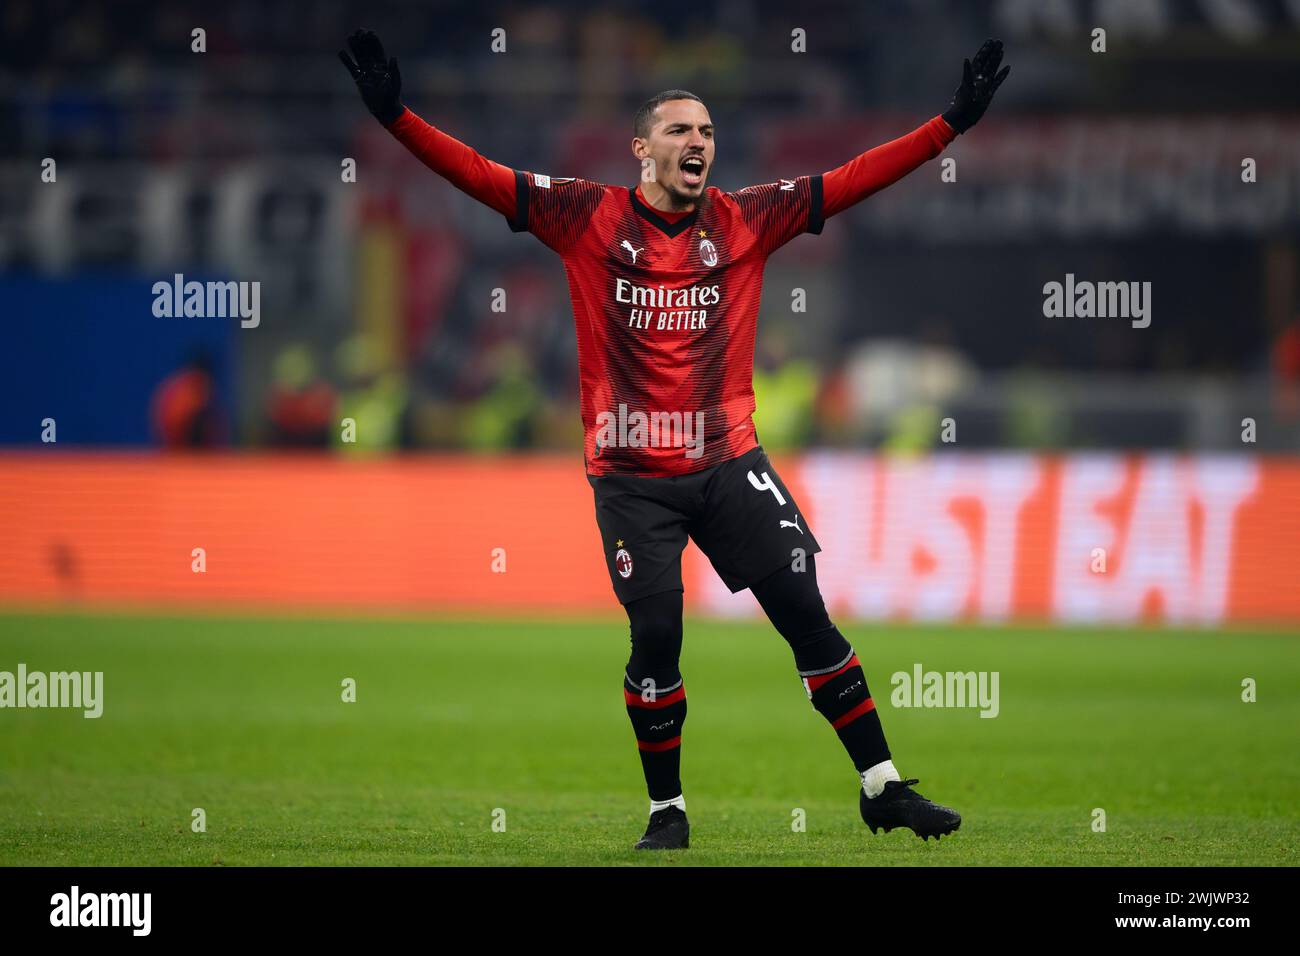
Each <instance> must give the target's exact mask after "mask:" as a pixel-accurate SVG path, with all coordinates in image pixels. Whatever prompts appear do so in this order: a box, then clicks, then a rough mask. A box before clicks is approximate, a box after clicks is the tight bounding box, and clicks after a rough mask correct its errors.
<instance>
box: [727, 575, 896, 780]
mask: <svg viewBox="0 0 1300 956" xmlns="http://www.w3.org/2000/svg"><path fill="white" fill-rule="evenodd" d="M750 590H751V591H753V593H754V597H755V598H757V599H758V603H759V604H760V605H762V607H763V610H764V611H765V612H766V613H767V616H768V618H770V619H771V621H772V623H773V624H774V625H775V626H776V629H777V630H778V631H779V632H780V633H781V636H782V637H784V638H785V639H786V641H787V642H788V643H789V644H790V648H791V650H792V651H794V662H795V667H796V668H798V671H799V677H800V678H801V679H802V680H803V684H804V689H805V690H806V691H807V692H808V697H809V699H810V700H811V701H812V705H813V707H815V708H816V709H817V712H818V713H820V714H821V715H822V716H823V717H825V718H826V720H827V721H828V722H829V723H830V725H831V726H832V727H833V728H835V732H836V733H837V734H838V735H839V738H840V743H842V744H843V745H844V749H845V750H847V751H848V754H849V758H850V759H851V760H852V761H853V766H854V767H856V768H857V769H858V772H859V773H860V772H862V771H863V770H866V769H867V768H868V767H872V766H875V765H876V764H878V763H880V762H882V761H884V760H889V759H890V753H889V745H888V744H887V743H886V742H885V731H884V728H883V727H882V726H881V724H880V715H879V714H878V713H876V704H875V701H873V700H872V699H871V691H870V689H869V688H868V687H867V678H866V675H865V674H863V672H862V667H861V665H859V664H858V658H857V655H856V654H854V653H853V648H852V647H850V646H849V642H848V641H846V640H845V639H844V635H842V634H841V633H840V632H839V630H838V629H837V628H836V627H835V625H834V624H832V623H831V619H830V617H829V615H827V613H826V604H825V603H824V602H823V601H822V596H821V592H820V591H819V590H818V589H817V566H816V564H815V563H814V561H813V556H812V555H809V556H808V560H807V567H806V569H805V570H803V571H795V570H794V569H793V568H790V567H785V568H782V569H781V570H780V571H777V572H776V573H775V574H773V575H771V576H769V577H767V578H764V579H763V580H762V581H760V582H759V583H758V584H755V585H754V586H753V587H752V588H750Z"/></svg>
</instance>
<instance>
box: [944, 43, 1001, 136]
mask: <svg viewBox="0 0 1300 956" xmlns="http://www.w3.org/2000/svg"><path fill="white" fill-rule="evenodd" d="M1001 62H1002V41H1001V40H985V41H984V45H983V46H982V47H980V49H979V52H978V53H976V54H975V62H974V63H973V64H972V63H971V61H970V60H967V61H966V62H965V65H964V66H963V68H962V77H961V86H959V87H957V92H956V93H955V94H954V95H953V98H952V105H951V106H949V107H948V109H947V110H946V111H944V114H943V118H944V121H945V122H947V124H948V125H949V126H951V127H952V128H953V129H954V130H956V131H957V132H958V133H964V132H966V130H968V129H970V128H971V127H972V126H974V125H975V124H976V123H978V122H979V120H980V117H981V116H983V115H984V111H985V110H986V109H988V108H989V104H990V103H992V102H993V94H994V93H996V92H997V91H998V87H999V86H1001V85H1002V81H1003V80H1005V79H1006V78H1007V74H1008V73H1010V72H1011V67H1009V66H1005V67H1003V68H1002V72H1001V73H998V64H1000V63H1001Z"/></svg>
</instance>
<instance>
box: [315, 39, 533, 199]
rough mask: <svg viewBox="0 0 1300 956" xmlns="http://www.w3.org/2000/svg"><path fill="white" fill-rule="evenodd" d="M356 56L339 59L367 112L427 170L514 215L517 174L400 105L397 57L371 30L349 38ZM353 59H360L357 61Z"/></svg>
mask: <svg viewBox="0 0 1300 956" xmlns="http://www.w3.org/2000/svg"><path fill="white" fill-rule="evenodd" d="M348 47H349V48H350V49H351V50H352V56H348V54H347V53H345V52H344V51H343V50H340V51H339V59H340V60H342V61H343V65H344V66H345V67H347V70H348V73H350V74H351V75H352V79H353V80H355V81H356V84H357V89H358V90H359V91H360V92H361V98H362V100H364V101H365V104H366V108H367V109H368V110H370V112H371V114H372V115H373V116H374V117H375V119H377V120H379V122H380V123H382V124H383V125H384V127H385V128H386V129H387V130H388V131H389V132H390V133H392V134H393V136H395V137H396V138H397V140H398V141H399V142H400V143H401V144H402V145H403V146H405V147H406V148H407V149H409V150H410V151H411V152H412V153H414V154H415V156H416V157H417V158H418V159H419V160H420V161H421V162H422V163H424V164H425V165H426V166H428V167H429V168H430V169H432V170H433V171H434V172H435V173H437V174H438V175H439V176H442V177H443V178H445V179H446V180H447V181H448V182H450V183H451V184H452V185H453V186H455V187H456V188H458V189H460V190H461V191H462V192H465V193H468V194H469V195H470V196H473V197H474V198H475V199H477V200H478V201H479V202H481V203H484V204H486V205H488V206H490V207H491V208H493V209H495V210H496V211H497V212H499V213H501V214H502V215H503V216H507V217H509V216H511V215H512V214H513V213H514V212H515V171H514V170H513V169H511V168H510V167H509V166H502V165H501V164H500V163H494V162H492V161H491V160H490V159H485V158H484V157H483V156H481V155H479V153H478V152H476V151H475V150H473V149H471V148H470V147H469V146H466V145H465V144H464V143H462V142H461V141H460V140H458V139H455V138H454V137H452V136H448V135H447V134H446V133H444V132H442V130H440V129H436V128H434V127H433V126H430V125H429V124H428V123H426V122H425V121H424V120H422V119H420V117H418V116H416V115H415V113H413V112H411V110H409V109H407V108H406V107H405V106H403V105H402V74H401V73H400V72H399V71H398V68H397V58H396V57H387V56H385V55H384V45H383V44H382V43H381V42H380V41H379V37H377V36H376V35H375V34H374V33H373V32H371V31H370V30H357V31H356V32H355V33H353V34H352V35H351V36H350V37H348ZM353 57H355V58H356V59H355V60H354V59H353Z"/></svg>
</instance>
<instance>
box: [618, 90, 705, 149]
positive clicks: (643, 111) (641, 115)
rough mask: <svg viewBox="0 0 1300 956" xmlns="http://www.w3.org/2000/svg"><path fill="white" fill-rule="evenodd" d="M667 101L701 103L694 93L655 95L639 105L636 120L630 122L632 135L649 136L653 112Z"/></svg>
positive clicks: (666, 91) (670, 91) (676, 91)
mask: <svg viewBox="0 0 1300 956" xmlns="http://www.w3.org/2000/svg"><path fill="white" fill-rule="evenodd" d="M669 100H694V101H695V102H697V103H703V102H704V100H702V99H700V98H699V97H698V96H696V95H695V94H694V93H688V92H687V91H686V90H664V91H663V92H662V93H656V94H655V95H654V96H652V97H650V99H648V100H646V101H645V102H644V103H642V104H641V108H640V109H639V110H637V111H636V118H635V119H634V120H633V121H632V134H633V135H634V136H639V137H641V138H642V139H645V138H646V137H647V136H649V135H650V127H651V125H652V124H653V123H654V115H655V110H657V109H659V107H660V106H662V105H663V104H664V103H667V102H668V101H669Z"/></svg>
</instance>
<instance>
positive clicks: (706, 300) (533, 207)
mask: <svg viewBox="0 0 1300 956" xmlns="http://www.w3.org/2000/svg"><path fill="white" fill-rule="evenodd" d="M388 128H389V130H390V131H391V132H392V133H393V135H394V136H395V137H397V139H398V140H399V141H401V142H402V143H403V144H404V145H405V146H406V147H407V148H408V149H410V150H411V152H413V153H414V154H415V155H416V156H418V157H419V158H420V160H421V161H422V162H424V163H425V165H427V166H428V167H429V168H430V169H432V170H434V171H435V172H437V173H438V174H439V175H441V176H445V177H446V178H447V179H448V180H449V181H450V182H452V183H453V184H454V185H456V187H457V188H459V189H462V190H464V191H465V192H466V193H468V194H469V195H471V196H473V197H474V198H476V199H478V200H479V201H480V202H483V203H486V204H487V205H489V206H491V207H492V208H493V209H496V210H497V211H498V212H500V213H501V214H502V215H504V216H505V217H506V218H507V220H508V221H509V222H510V227H511V228H512V229H514V230H515V231H517V232H522V231H524V230H527V231H529V232H531V233H533V234H534V235H535V236H537V237H538V238H539V239H541V241H542V242H544V243H546V245H548V246H549V247H550V248H552V249H554V250H555V251H556V252H557V253H559V254H560V257H561V258H562V259H563V260H564V268H565V272H566V273H567V274H568V279H569V294H570V297H571V299H572V302H573V319H574V322H575V323H576V326H577V339H578V369H579V376H580V378H581V389H580V395H581V399H580V401H581V413H582V424H583V431H584V435H585V444H584V451H585V458H586V463H587V471H588V473H589V474H592V475H606V474H631V475H645V476H666V475H680V474H686V473H689V472H692V471H698V470H700V469H702V468H707V467H709V466H711V465H715V464H718V463H719V462H723V461H727V460H728V459H731V458H735V457H737V456H739V455H742V454H744V453H745V452H747V451H748V450H749V449H751V448H753V447H754V445H755V444H756V438H755V435H754V422H753V418H752V416H753V412H754V389H753V372H754V339H755V325H756V323H757V319H758V304H759V297H760V295H761V293H762V287H763V266H764V264H765V263H766V261H767V257H768V256H769V255H770V254H771V253H772V252H774V251H775V250H777V249H779V248H780V247H781V246H783V245H784V244H785V243H787V242H789V241H790V240H791V239H793V238H794V237H795V236H797V235H799V234H800V233H802V232H813V233H817V232H821V229H822V224H823V221H824V220H825V219H826V218H828V217H830V216H833V215H835V214H836V213H838V212H840V211H842V210H844V209H847V208H849V207H850V206H852V205H853V204H854V203H857V202H859V201H861V200H862V199H865V198H866V197H867V196H870V195H871V194H872V193H874V192H876V191H877V190H880V189H883V188H884V187H885V186H888V185H889V184H890V183H893V182H896V181H897V180H898V179H900V178H901V177H903V176H905V175H907V174H908V173H909V172H911V171H912V170H913V169H916V168H917V167H918V166H920V165H921V164H922V163H924V162H926V161H928V160H930V159H932V158H934V157H935V156H937V155H939V153H940V152H941V151H942V150H943V148H944V147H945V146H946V145H948V143H950V142H952V140H953V137H954V136H955V135H956V134H955V133H954V132H953V130H952V127H950V126H949V125H948V124H947V123H946V122H945V121H944V120H943V118H942V117H939V116H936V117H934V118H933V119H931V120H930V121H929V122H928V123H925V124H923V125H922V126H919V127H917V128H916V129H915V130H913V131H912V132H911V133H908V134H907V135H905V136H901V137H899V138H898V139H895V140H891V141H890V142H888V143H883V144H881V145H880V146H877V147H875V148H873V149H870V150H868V151H866V152H864V153H861V154H860V155H858V156H856V157H854V158H853V159H851V160H849V161H848V162H846V163H844V164H843V165H842V166H838V167H836V168H835V169H832V170H830V171H829V172H827V173H825V174H823V175H820V176H802V177H800V178H798V179H782V180H779V181H778V182H775V183H769V184H767V185H763V186H750V187H748V188H746V189H741V190H738V191H736V192H722V191H721V190H719V189H717V188H715V187H709V188H708V190H706V192H705V195H704V198H703V199H702V200H701V201H700V202H699V203H698V204H697V206H696V208H695V209H693V210H692V211H690V212H688V213H685V214H676V215H670V214H668V213H661V212H659V211H657V210H655V209H654V208H652V207H651V206H649V205H648V204H647V203H646V202H645V201H644V199H643V197H642V196H641V194H640V190H639V189H632V188H629V187H626V186H607V185H603V184H601V183H595V182H589V181H587V180H584V179H569V178H555V177H551V176H545V175H542V174H540V173H525V172H519V171H516V170H512V169H510V168H509V167H507V166H503V165H501V164H500V163H495V162H493V161H491V160H489V159H486V158H484V157H483V156H481V155H480V154H479V153H477V152H476V151H474V150H473V149H471V148H470V147H468V146H466V145H465V144H464V143H461V142H460V141H459V140H456V139H455V138H453V137H451V136H448V135H447V134H446V133H444V132H442V131H441V130H439V129H437V128H435V127H433V126H430V125H429V124H428V123H425V122H424V121H423V120H422V119H420V118H419V117H418V116H416V115H415V114H414V113H412V112H411V111H410V110H405V111H404V112H403V113H402V115H401V116H400V117H398V119H397V120H395V121H394V122H393V123H391V124H390V125H389V127H388Z"/></svg>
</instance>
